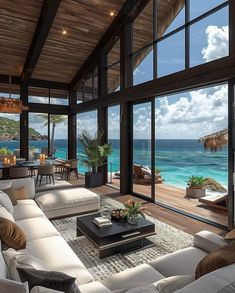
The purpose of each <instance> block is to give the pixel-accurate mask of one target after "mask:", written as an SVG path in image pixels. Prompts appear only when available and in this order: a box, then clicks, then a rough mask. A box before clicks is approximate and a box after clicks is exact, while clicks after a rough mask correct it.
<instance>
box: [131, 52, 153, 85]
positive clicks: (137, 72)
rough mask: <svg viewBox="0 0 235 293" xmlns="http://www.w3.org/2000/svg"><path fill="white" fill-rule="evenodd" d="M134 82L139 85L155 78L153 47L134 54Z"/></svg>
mask: <svg viewBox="0 0 235 293" xmlns="http://www.w3.org/2000/svg"><path fill="white" fill-rule="evenodd" d="M133 65H134V71H133V84H134V85H137V84H140V83H143V82H146V81H149V80H152V79H153V49H152V46H150V47H149V48H148V49H145V50H142V51H141V52H139V53H137V54H136V55H134V64H133Z"/></svg>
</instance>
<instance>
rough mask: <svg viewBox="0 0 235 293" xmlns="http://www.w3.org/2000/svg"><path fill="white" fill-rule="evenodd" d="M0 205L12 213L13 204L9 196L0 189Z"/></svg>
mask: <svg viewBox="0 0 235 293" xmlns="http://www.w3.org/2000/svg"><path fill="white" fill-rule="evenodd" d="M0 205H1V206H3V207H4V208H6V209H7V210H8V212H9V213H11V214H13V204H12V202H11V200H10V198H9V196H8V195H7V194H6V193H5V192H4V191H2V190H0Z"/></svg>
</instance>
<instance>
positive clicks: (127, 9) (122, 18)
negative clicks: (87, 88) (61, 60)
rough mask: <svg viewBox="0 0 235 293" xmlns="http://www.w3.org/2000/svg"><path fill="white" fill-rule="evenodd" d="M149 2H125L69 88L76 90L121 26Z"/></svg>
mask: <svg viewBox="0 0 235 293" xmlns="http://www.w3.org/2000/svg"><path fill="white" fill-rule="evenodd" d="M149 1H150V0H127V1H126V2H125V3H124V5H123V7H122V9H121V10H120V11H119V13H118V15H117V17H116V18H115V19H114V21H113V22H112V24H111V25H110V26H109V28H108V29H107V31H106V32H105V34H104V35H103V37H102V38H101V40H100V41H99V42H98V44H97V45H96V47H95V48H94V50H93V51H92V52H91V54H90V55H89V57H88V58H87V60H86V61H85V62H84V63H83V65H82V66H81V68H80V69H79V70H78V72H77V74H76V75H75V76H74V78H73V80H72V81H71V83H70V88H71V89H74V88H76V86H77V84H78V82H79V81H80V80H81V78H83V77H84V75H86V74H87V73H88V72H89V71H90V70H92V67H93V66H94V65H95V64H96V60H97V58H98V57H99V56H100V54H101V53H102V52H104V51H105V50H106V51H108V48H111V46H112V45H113V44H114V43H115V41H116V40H117V36H118V34H119V32H120V30H121V28H122V27H123V25H124V24H125V23H126V22H127V21H130V20H133V19H135V17H136V16H137V15H138V14H139V13H140V12H141V11H142V10H143V9H144V7H145V6H146V5H147V4H148V3H149Z"/></svg>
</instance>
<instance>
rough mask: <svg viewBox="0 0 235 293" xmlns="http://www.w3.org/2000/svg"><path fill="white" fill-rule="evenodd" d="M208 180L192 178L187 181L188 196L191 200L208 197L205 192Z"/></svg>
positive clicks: (198, 177) (197, 177)
mask: <svg viewBox="0 0 235 293" xmlns="http://www.w3.org/2000/svg"><path fill="white" fill-rule="evenodd" d="M205 181H206V178H204V177H202V176H191V177H189V180H188V181H187V185H188V187H187V188H186V196H187V197H191V198H199V197H203V196H205V195H206V191H205Z"/></svg>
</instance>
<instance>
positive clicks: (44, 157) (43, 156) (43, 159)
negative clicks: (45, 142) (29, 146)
mask: <svg viewBox="0 0 235 293" xmlns="http://www.w3.org/2000/svg"><path fill="white" fill-rule="evenodd" d="M45 160H46V155H45V154H42V161H43V163H44V162H45Z"/></svg>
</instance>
